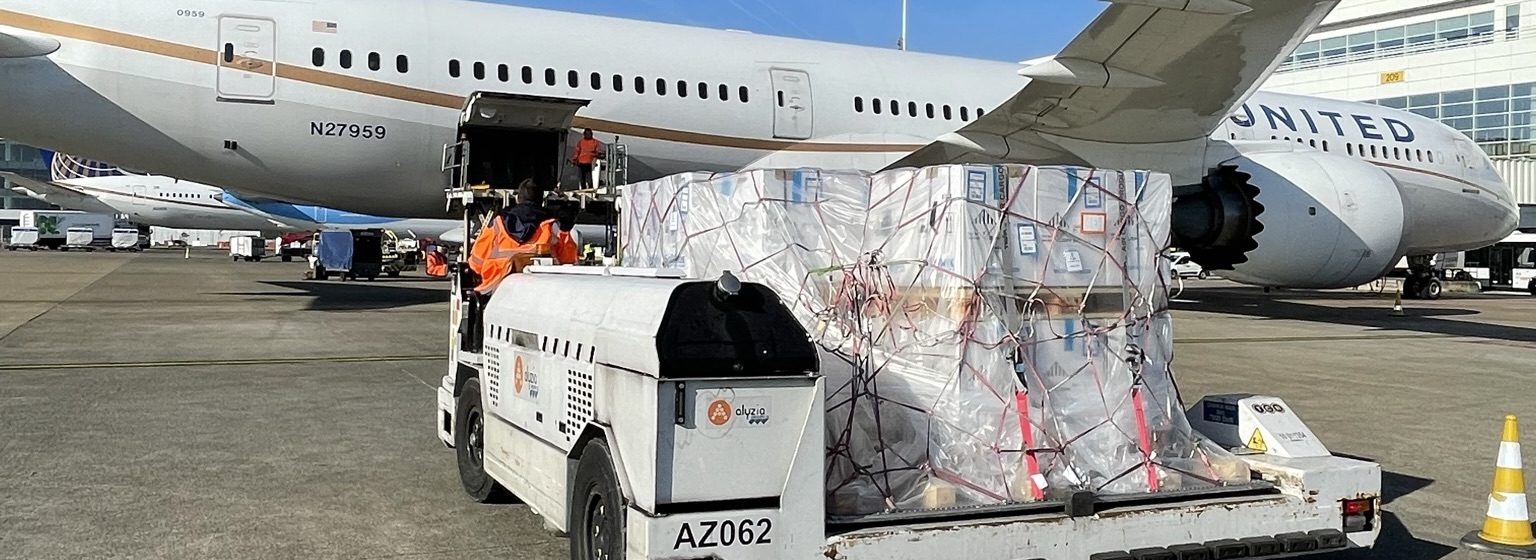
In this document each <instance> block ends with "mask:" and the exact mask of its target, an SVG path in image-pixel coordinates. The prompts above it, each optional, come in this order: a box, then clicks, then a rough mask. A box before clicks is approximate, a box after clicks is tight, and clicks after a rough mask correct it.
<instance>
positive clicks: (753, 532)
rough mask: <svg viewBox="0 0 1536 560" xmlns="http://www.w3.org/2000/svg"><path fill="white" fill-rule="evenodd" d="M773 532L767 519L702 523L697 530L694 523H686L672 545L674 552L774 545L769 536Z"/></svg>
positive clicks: (770, 522) (679, 530)
mask: <svg viewBox="0 0 1536 560" xmlns="http://www.w3.org/2000/svg"><path fill="white" fill-rule="evenodd" d="M772 531H773V520H771V519H767V518H763V519H757V520H752V519H743V520H741V521H733V520H730V519H727V520H725V521H700V522H698V527H697V528H695V526H694V524H693V523H684V524H683V526H682V528H680V529H678V530H677V540H676V541H675V542H673V543H672V550H681V549H682V548H683V547H684V546H686V547H688V548H690V549H701V548H721V547H728V546H753V545H759V544H773V538H772V537H770V536H769V533H770V532H772Z"/></svg>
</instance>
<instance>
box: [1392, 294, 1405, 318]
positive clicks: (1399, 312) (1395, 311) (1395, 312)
mask: <svg viewBox="0 0 1536 560" xmlns="http://www.w3.org/2000/svg"><path fill="white" fill-rule="evenodd" d="M1392 316H1393V317H1402V316H1403V290H1402V289H1401V288H1399V289H1398V290H1397V299H1396V300H1394V301H1393V302H1392Z"/></svg>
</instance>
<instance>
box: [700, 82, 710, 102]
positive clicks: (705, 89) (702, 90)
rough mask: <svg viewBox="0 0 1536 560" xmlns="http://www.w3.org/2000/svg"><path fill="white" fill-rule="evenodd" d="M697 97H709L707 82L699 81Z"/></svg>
mask: <svg viewBox="0 0 1536 560" xmlns="http://www.w3.org/2000/svg"><path fill="white" fill-rule="evenodd" d="M699 99H709V84H706V83H704V82H699Z"/></svg>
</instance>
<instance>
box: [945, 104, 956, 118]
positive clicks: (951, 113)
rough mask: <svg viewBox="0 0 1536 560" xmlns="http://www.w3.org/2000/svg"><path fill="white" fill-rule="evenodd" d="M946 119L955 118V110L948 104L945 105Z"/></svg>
mask: <svg viewBox="0 0 1536 560" xmlns="http://www.w3.org/2000/svg"><path fill="white" fill-rule="evenodd" d="M944 120H946V121H952V120H955V113H954V110H952V109H950V108H949V106H948V105H945V106H944Z"/></svg>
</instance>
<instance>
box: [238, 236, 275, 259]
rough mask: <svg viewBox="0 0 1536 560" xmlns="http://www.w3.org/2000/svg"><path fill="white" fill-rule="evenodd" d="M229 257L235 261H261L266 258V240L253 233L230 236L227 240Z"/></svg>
mask: <svg viewBox="0 0 1536 560" xmlns="http://www.w3.org/2000/svg"><path fill="white" fill-rule="evenodd" d="M229 258H230V260H233V261H235V262H240V261H245V262H261V260H262V259H264V258H267V240H266V239H263V238H261V237H257V236H254V235H242V236H239V237H232V238H230V240H229Z"/></svg>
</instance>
